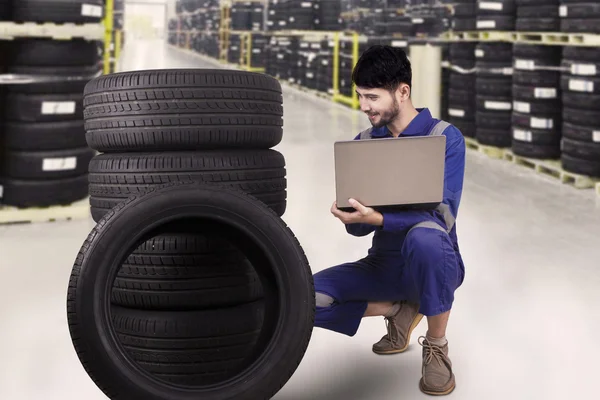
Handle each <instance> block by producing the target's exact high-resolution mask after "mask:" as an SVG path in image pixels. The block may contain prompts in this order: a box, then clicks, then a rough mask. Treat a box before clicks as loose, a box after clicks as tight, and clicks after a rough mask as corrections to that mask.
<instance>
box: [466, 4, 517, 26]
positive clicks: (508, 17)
mask: <svg viewBox="0 0 600 400" xmlns="http://www.w3.org/2000/svg"><path fill="white" fill-rule="evenodd" d="M516 17H517V6H516V0H477V23H476V27H477V29H478V30H480V31H514V30H515V27H516V22H517V21H516V20H517V18H516Z"/></svg>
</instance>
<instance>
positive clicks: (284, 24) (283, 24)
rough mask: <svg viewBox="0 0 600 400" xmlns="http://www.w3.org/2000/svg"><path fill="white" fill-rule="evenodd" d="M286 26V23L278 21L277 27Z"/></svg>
mask: <svg viewBox="0 0 600 400" xmlns="http://www.w3.org/2000/svg"><path fill="white" fill-rule="evenodd" d="M286 25H287V22H285V21H279V26H286Z"/></svg>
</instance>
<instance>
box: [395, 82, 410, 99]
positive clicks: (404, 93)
mask: <svg viewBox="0 0 600 400" xmlns="http://www.w3.org/2000/svg"><path fill="white" fill-rule="evenodd" d="M398 90H399V91H400V98H401V99H402V100H403V101H406V100H408V99H410V92H411V90H410V86H408V85H407V84H406V83H401V84H400V86H399V87H398Z"/></svg>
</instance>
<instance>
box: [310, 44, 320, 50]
mask: <svg viewBox="0 0 600 400" xmlns="http://www.w3.org/2000/svg"><path fill="white" fill-rule="evenodd" d="M310 48H311V49H315V50H318V49H320V48H321V43H313V44H311V45H310Z"/></svg>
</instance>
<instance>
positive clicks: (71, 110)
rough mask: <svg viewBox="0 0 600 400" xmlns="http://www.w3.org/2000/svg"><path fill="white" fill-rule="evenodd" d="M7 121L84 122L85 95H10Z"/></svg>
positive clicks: (6, 112)
mask: <svg viewBox="0 0 600 400" xmlns="http://www.w3.org/2000/svg"><path fill="white" fill-rule="evenodd" d="M4 116H5V119H6V120H9V121H22V122H61V121H73V120H83V95H82V94H81V93H74V94H26V93H10V92H9V93H8V95H7V96H6V110H5V114H4Z"/></svg>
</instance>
